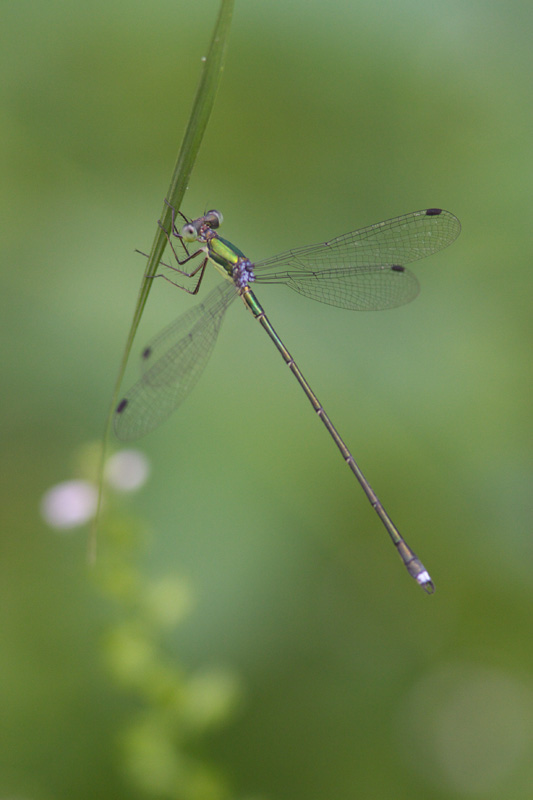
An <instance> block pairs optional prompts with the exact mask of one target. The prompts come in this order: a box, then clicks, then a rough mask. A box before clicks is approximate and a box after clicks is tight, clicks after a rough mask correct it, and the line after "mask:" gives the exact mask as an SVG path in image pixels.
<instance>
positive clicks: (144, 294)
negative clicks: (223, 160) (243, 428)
mask: <svg viewBox="0 0 533 800" xmlns="http://www.w3.org/2000/svg"><path fill="white" fill-rule="evenodd" d="M233 6H234V0H221V4H220V11H219V14H218V19H217V21H216V24H215V29H214V32H213V37H212V39H211V44H210V46H209V51H208V54H207V57H206V58H204V59H202V61H203V67H202V74H201V77H200V83H199V86H198V90H197V92H196V97H195V99H194V103H193V107H192V111H191V116H190V118H189V122H188V124H187V129H186V131H185V136H184V137H183V142H182V144H181V149H180V152H179V155H178V159H177V161H176V165H175V167H174V171H173V173H172V179H171V181H170V186H169V189H168V193H167V198H166V199H167V200H168V202H169V203H170V204H171V206H173V207H174V208H175V209H179V208H180V206H181V203H182V200H183V196H184V194H185V190H186V188H187V186H188V184H189V178H190V175H191V172H192V168H193V166H194V162H195V161H196V157H197V155H198V151H199V149H200V144H201V142H202V139H203V136H204V133H205V129H206V127H207V122H208V120H209V117H210V115H211V111H212V110H213V105H214V102H215V96H216V93H217V90H218V86H219V83H220V77H221V74H222V69H223V66H224V59H225V56H226V50H227V44H228V37H229V30H230V25H231V17H232V14H233ZM160 219H161V221H162V223H163V226H164V227H165V228H166V229H167V230H168V229H169V228H170V221H171V210H170V208H169V206H167V205H166V204H164V205H163V209H162V212H161V217H160ZM166 244H167V239H166V237H165V234H164V233H163V231H162V230H161V228H159V227H157V229H156V233H155V237H154V241H153V244H152V248H151V250H150V255H149V258H148V262H147V265H146V270H145V273H144V277H143V281H142V283H141V288H140V291H139V297H138V299H137V304H136V306H135V312H134V314H133V320H132V323H131V327H130V331H129V334H128V338H127V340H126V347H125V348H124V354H123V356H122V360H121V363H120V368H119V371H118V375H117V380H116V382H115V387H114V390H113V396H112V399H111V404H110V407H109V412H108V415H107V420H106V424H105V429H104V435H103V439H102V450H101V457H100V463H99V468H98V475H97V482H98V506H97V510H96V515H95V518H94V522H93V525H92V528H91V534H90V539H89V559H90V561H92V562H94V560H95V558H96V533H97V529H98V522H99V517H100V511H101V507H102V499H103V473H104V465H105V456H106V451H107V445H108V442H109V434H110V431H111V423H112V420H113V413H114V410H115V407H116V405H117V401H118V396H119V391H120V385H121V383H122V379H123V377H124V372H125V371H126V364H127V363H128V359H129V356H130V352H131V348H132V345H133V340H134V338H135V334H136V332H137V328H138V327H139V322H140V320H141V317H142V313H143V310H144V306H145V304H146V300H147V299H148V294H149V292H150V289H151V286H152V283H153V281H152V280H151V279H152V278H153V276H154V275H155V273H156V269H157V266H158V264H159V262H160V261H161V258H162V256H163V252H164V250H165V247H166Z"/></svg>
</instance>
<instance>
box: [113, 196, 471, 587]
mask: <svg viewBox="0 0 533 800" xmlns="http://www.w3.org/2000/svg"><path fill="white" fill-rule="evenodd" d="M179 213H180V215H181V216H182V217H183V219H184V221H185V224H184V225H183V227H182V228H181V231H180V230H178V227H177V225H176V215H175V213H174V210H173V212H172V228H171V231H170V232H168V231H165V234H166V236H167V239H168V241H169V244H170V246H171V248H172V252H173V254H174V256H175V259H176V263H177V264H178V266H172V265H170V264H162V266H164V267H166V268H168V269H170V270H171V271H172V272H171V274H172V276H173V277H175V276H176V274H177V273H178V274H181V275H182V276H185V277H187V278H192V277H194V276H198V277H197V281H196V285H195V286H194V288H192V289H188V288H186V287H184V286H180V285H179V284H178V283H175V281H174V280H173V279H172V278H171V277H169V275H168V274H163V273H162V274H161V275H158V276H156V277H163V278H165V279H166V280H168V281H170V282H171V283H175V285H176V286H179V288H181V289H184V290H185V291H186V292H189V293H190V294H196V293H197V292H198V290H199V288H200V285H201V283H202V278H203V276H204V273H205V269H206V265H207V263H208V262H211V263H212V264H213V265H214V266H215V267H216V269H217V270H218V271H219V272H220V273H221V274H222V276H223V277H224V278H225V279H226V280H225V281H224V282H223V283H222V284H220V285H219V286H217V287H216V288H215V289H213V290H212V291H211V292H210V294H208V295H207V297H206V299H205V300H204V302H203V303H200V304H199V305H197V306H196V307H195V308H193V309H192V310H191V311H188V312H187V313H185V314H183V315H182V316H180V317H179V318H178V319H177V320H176V321H175V322H173V323H172V324H171V325H170V326H168V327H167V328H165V330H163V331H162V332H161V333H160V334H159V336H156V338H155V339H154V340H153V341H152V342H151V343H150V344H149V345H148V347H146V348H145V349H144V350H143V353H142V360H141V363H142V371H143V375H142V377H141V379H140V380H139V381H138V382H137V383H136V384H135V385H134V386H133V388H132V389H131V390H130V391H129V392H128V393H127V394H126V395H125V397H124V398H123V399H122V400H121V401H120V403H119V404H118V406H117V409H116V412H115V431H116V434H117V436H118V438H119V439H122V440H131V439H136V438H138V437H139V436H142V435H144V434H145V433H148V432H149V431H151V430H153V429H154V428H155V427H157V426H158V425H159V424H160V423H161V422H162V421H163V420H164V419H165V418H166V417H168V416H169V414H171V412H172V411H174V410H175V409H176V408H177V407H178V406H179V404H180V403H181V402H182V401H183V400H184V399H185V397H186V396H187V395H188V394H189V392H190V391H191V389H192V388H193V386H194V385H195V384H196V382H197V380H198V378H199V377H200V375H201V373H202V372H203V370H204V367H205V365H206V364H207V361H208V359H209V356H210V355H211V352H212V350H213V346H214V344H215V340H216V338H217V334H218V331H219V330H220V325H221V323H222V318H223V316H224V313H225V312H226V310H227V308H228V306H229V305H230V304H231V303H232V302H233V300H235V298H236V297H240V298H241V299H242V300H243V302H244V305H245V306H246V308H247V309H248V310H249V311H251V313H252V314H253V316H254V317H255V318H256V319H257V320H258V322H259V323H260V324H261V326H262V327H263V328H264V330H265V331H266V333H267V334H268V336H269V337H270V338H271V340H272V341H273V342H274V344H275V345H276V347H277V349H278V350H279V352H280V353H281V356H282V358H283V360H284V361H285V363H286V364H287V366H288V367H289V369H290V371H291V372H292V374H293V375H294V377H295V378H296V380H297V381H298V383H299V384H300V386H301V387H302V389H303V391H304V392H305V394H306V396H307V399H308V400H309V401H310V403H311V405H312V406H313V408H314V410H315V411H316V413H317V415H318V417H319V418H320V419H321V420H322V422H323V423H324V425H325V427H326V429H327V431H328V433H329V434H330V436H331V438H332V439H333V441H334V442H335V444H336V445H337V447H338V449H339V450H340V452H341V454H342V457H343V458H344V460H345V461H346V463H347V464H348V466H349V467H350V469H351V471H352V472H353V474H354V475H355V477H356V478H357V480H358V481H359V483H360V485H361V487H362V488H363V490H364V492H365V494H366V496H367V498H368V500H369V501H370V503H371V505H372V507H373V508H374V510H375V511H376V513H377V515H378V516H379V518H380V519H381V521H382V523H383V525H384V526H385V528H386V530H387V531H388V533H389V535H390V537H391V539H392V541H393V542H394V544H395V546H396V549H397V550H398V553H399V555H400V558H401V559H402V561H403V563H404V564H405V566H406V568H407V570H408V572H409V574H410V575H411V576H412V577H413V578H414V579H415V580H416V581H417V582H418V583H419V584H420V585H421V586H422V588H423V589H424V590H425V591H426V592H427V593H428V594H431V593H432V592H433V591H434V585H433V582H432V580H431V578H430V576H429V573H428V572H427V570H426V569H425V567H424V565H423V564H422V562H421V561H420V559H418V558H417V556H416V555H415V553H414V552H413V550H412V549H411V548H410V547H409V545H408V544H407V543H406V541H405V539H404V538H403V537H402V536H401V534H400V532H399V531H398V529H397V528H396V526H395V525H394V523H393V522H392V520H391V518H390V517H389V515H388V514H387V512H386V511H385V509H384V507H383V505H382V504H381V502H380V501H379V500H378V498H377V496H376V493H375V492H374V490H373V489H372V487H371V486H370V484H369V482H368V481H367V479H366V478H365V476H364V475H363V473H362V472H361V470H360V469H359V467H358V465H357V464H356V462H355V459H354V457H353V456H352V454H351V453H350V451H349V450H348V448H347V446H346V444H345V443H344V441H343V440H342V439H341V437H340V435H339V433H338V432H337V430H336V428H335V427H334V425H333V423H332V422H331V420H330V418H329V417H328V415H327V414H326V412H325V411H324V408H323V406H322V405H321V403H320V402H319V400H318V398H317V396H316V395H315V393H314V392H313V390H312V389H311V387H310V386H309V384H308V383H307V381H306V380H305V378H304V376H303V375H302V373H301V371H300V369H299V367H298V366H297V365H296V363H295V361H294V359H293V357H292V356H291V354H290V353H289V351H288V350H287V348H286V347H285V345H284V344H283V342H282V341H281V339H280V338H279V336H278V334H277V333H276V331H275V330H274V328H273V327H272V325H271V323H270V321H269V319H268V317H267V316H266V314H265V312H264V310H263V308H262V306H261V304H260V303H259V300H258V299H257V297H256V296H255V293H254V292H253V291H252V289H251V284H253V283H256V284H263V283H264V284H283V285H285V286H289V287H290V288H291V289H294V291H296V292H299V293H300V294H303V295H305V296H306V297H310V298H312V299H313V300H319V301H321V302H323V303H329V304H330V305H332V306H337V307H339V308H346V309H350V310H353V311H375V310H378V309H386V308H394V307H396V306H401V305H403V304H404V303H408V302H409V301H410V300H413V298H414V297H416V295H417V294H418V290H419V285H418V281H417V279H416V278H415V276H414V275H413V274H412V273H411V272H409V271H408V270H407V269H406V268H405V265H406V264H409V263H411V262H412V261H417V260H418V259H420V258H425V257H426V256H429V255H431V254H432V253H436V252H437V251H438V250H442V249H443V248H444V247H447V246H448V245H449V244H451V243H452V242H453V241H454V240H455V239H456V238H457V236H458V235H459V232H460V230H461V225H460V223H459V220H458V219H457V218H456V217H455V216H454V215H453V214H450V213H449V212H448V211H443V210H442V209H440V208H428V209H425V210H424V211H415V212H413V213H412V214H405V215H404V216H401V217H396V218H395V219H390V220H387V221H386V222H380V223H378V224H377V225H370V226H369V227H367V228H361V229H360V230H357V231H353V232H352V233H346V234H344V235H343V236H338V237H337V238H335V239H331V240H330V241H329V242H322V243H321V244H316V245H309V246H307V247H299V248H296V249H294V250H288V251H287V252H285V253H281V254H280V255H278V256H274V257H273V258H267V259H265V260H263V261H257V262H255V263H252V262H251V261H250V260H249V259H248V258H246V256H245V255H244V253H242V252H241V251H240V250H239V249H238V248H237V247H235V245H233V244H231V243H230V242H228V241H226V240H225V239H223V238H222V237H221V236H219V234H218V233H217V229H218V228H219V226H220V224H221V223H222V215H221V214H220V213H219V212H218V211H209V212H208V213H207V214H205V215H204V216H202V217H199V218H198V219H194V220H189V219H187V217H185V216H184V215H183V214H181V212H179ZM193 242H196V243H198V249H196V250H195V251H194V252H192V253H191V252H189V249H188V244H191V243H193ZM174 243H178V247H182V248H183V253H181V255H182V258H181V259H180V257H179V255H178V253H177V252H176V248H175V246H174ZM198 258H200V259H201V260H200V263H199V264H197V265H196V266H195V268H194V269H193V270H192V271H190V272H186V271H185V270H184V269H182V267H184V266H185V265H186V264H187V263H188V262H194V260H195V259H198Z"/></svg>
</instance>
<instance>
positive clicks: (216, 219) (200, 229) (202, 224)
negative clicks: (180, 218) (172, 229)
mask: <svg viewBox="0 0 533 800" xmlns="http://www.w3.org/2000/svg"><path fill="white" fill-rule="evenodd" d="M222 219H223V218H222V214H221V213H220V211H215V210H213V211H208V212H207V214H204V216H203V217H198V219H192V220H191V221H190V222H187V224H186V225H184V226H183V228H182V229H181V231H180V234H181V237H182V239H184V240H185V241H186V242H194V241H196V239H199V238H201V237H202V235H203V233H204V229H205V228H209V230H214V229H215V228H218V227H219V226H220V225H222Z"/></svg>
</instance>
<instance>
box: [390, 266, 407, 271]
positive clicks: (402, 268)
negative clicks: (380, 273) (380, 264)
mask: <svg viewBox="0 0 533 800" xmlns="http://www.w3.org/2000/svg"><path fill="white" fill-rule="evenodd" d="M391 269H393V270H394V272H405V267H402V265H401V264H393V265H392V267H391Z"/></svg>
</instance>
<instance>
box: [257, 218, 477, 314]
mask: <svg viewBox="0 0 533 800" xmlns="http://www.w3.org/2000/svg"><path fill="white" fill-rule="evenodd" d="M460 231H461V224H460V222H459V220H458V219H457V217H455V216H454V215H453V214H450V213H449V212H448V211H443V210H442V209H437V208H433V209H425V210H423V211H415V212H413V213H412V214H404V215H403V216H401V217H395V218H394V219H389V220H387V221H386V222H379V223H377V224H376V225H369V226H368V227H367V228H361V229H360V230H358V231H352V232H351V233H346V234H344V235H343V236H338V237H337V238H336V239H331V240H330V241H329V242H322V243H320V244H315V245H309V246H308V247H299V248H296V249H294V250H288V251H287V252H285V253H281V254H280V255H277V256H274V257H273V258H268V259H265V260H263V261H259V262H257V263H256V264H255V265H254V272H255V275H256V280H257V282H258V283H282V284H284V285H286V286H289V288H291V289H293V290H294V291H296V292H299V293H300V294H303V295H305V296H306V297H310V298H312V299H313V300H319V301H321V302H323V303H328V304H329V305H333V306H338V307H340V308H347V309H351V310H356V311H370V310H378V309H385V308H394V307H395V306H399V305H403V304H404V303H408V302H409V301H410V300H412V299H413V298H414V297H416V295H417V294H418V289H419V287H418V281H417V279H416V278H415V276H414V275H413V274H412V273H411V272H409V271H408V270H406V269H405V264H409V263H411V262H412V261H417V260H418V259H420V258H425V257H426V256H429V255H431V254H432V253H436V252H437V251H438V250H442V249H443V248H444V247H447V246H448V245H449V244H451V243H452V242H453V241H455V239H456V238H457V236H458V235H459V233H460Z"/></svg>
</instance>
